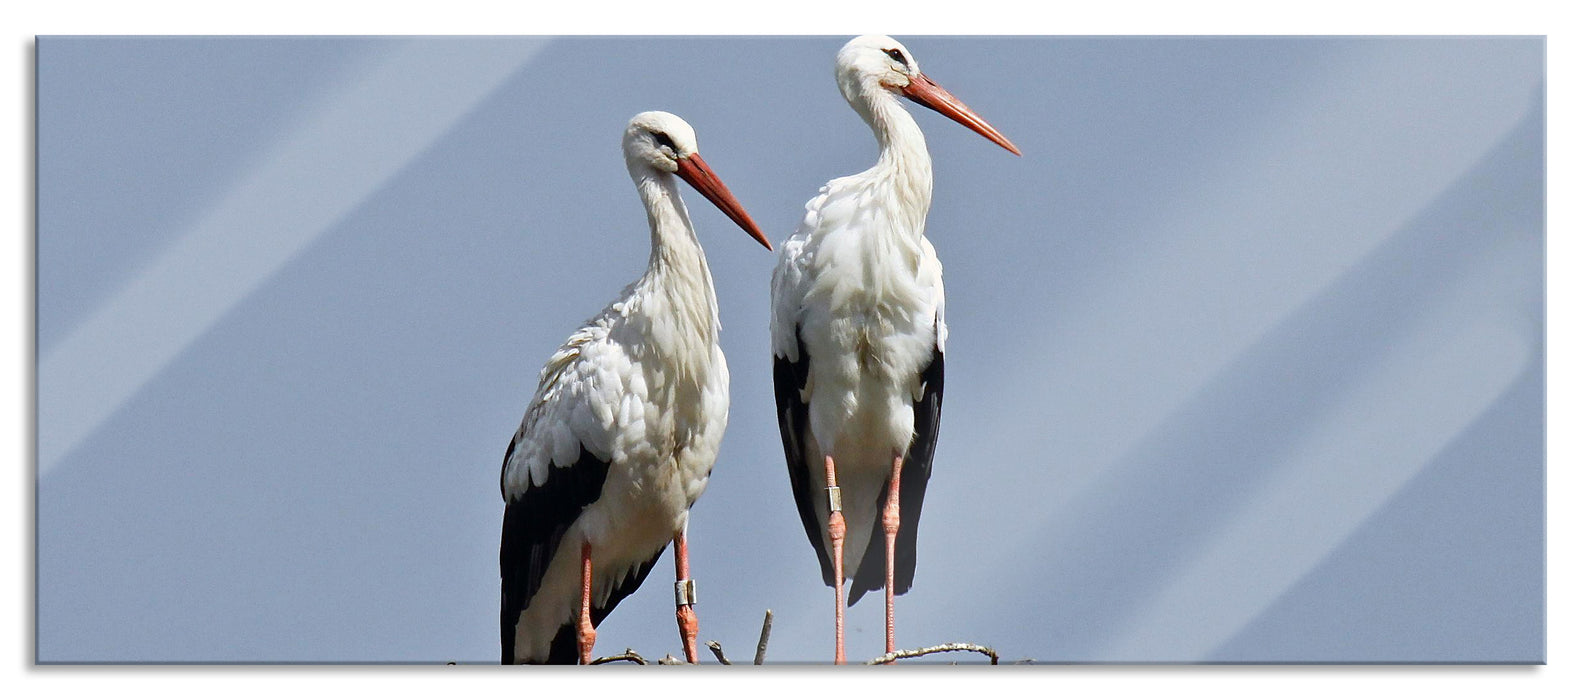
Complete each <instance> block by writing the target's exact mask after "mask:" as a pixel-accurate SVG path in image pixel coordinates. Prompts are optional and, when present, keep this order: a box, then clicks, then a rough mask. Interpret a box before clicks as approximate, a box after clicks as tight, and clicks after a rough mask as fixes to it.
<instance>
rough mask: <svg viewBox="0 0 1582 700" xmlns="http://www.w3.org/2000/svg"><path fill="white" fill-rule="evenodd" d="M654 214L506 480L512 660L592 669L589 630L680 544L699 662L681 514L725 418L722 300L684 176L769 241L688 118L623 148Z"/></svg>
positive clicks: (503, 644)
mask: <svg viewBox="0 0 1582 700" xmlns="http://www.w3.org/2000/svg"><path fill="white" fill-rule="evenodd" d="M621 147H622V149H623V150H624V151H625V155H626V169H627V171H628V172H630V173H631V176H632V181H633V182H635V183H636V184H637V192H638V195H639V196H640V197H641V198H642V200H643V208H644V209H646V210H647V212H648V225H649V229H650V233H651V244H652V252H651V254H650V255H649V258H648V269H647V270H646V271H645V272H644V273H643V276H642V277H640V278H638V280H637V281H636V282H633V283H632V284H631V285H629V286H628V287H627V288H626V289H625V290H624V291H622V292H621V296H620V298H619V299H617V300H616V301H615V302H614V303H612V304H610V305H609V306H608V307H605V309H604V311H602V312H600V313H599V315H597V316H594V317H593V318H592V319H590V320H589V321H588V322H587V323H586V324H585V325H583V327H582V328H581V329H579V330H578V331H577V332H576V333H573V334H572V335H571V338H570V339H568V340H567V341H566V343H565V344H564V345H561V346H560V349H559V350H557V351H556V352H555V354H554V355H553V356H552V357H550V359H549V363H548V364H546V365H544V369H543V371H542V372H541V373H540V374H539V379H538V390H537V391H536V392H535V393H534V396H533V401H532V403H531V404H529V405H528V407H527V413H526V415H524V416H523V417H522V426H521V427H520V428H519V429H517V431H516V436H515V437H513V438H512V439H511V444H510V446H509V447H508V448H507V449H506V453H505V463H504V465H503V466H502V467H501V471H500V493H501V495H502V496H504V498H505V518H504V523H503V526H502V528H501V534H500V656H501V662H502V663H576V662H577V661H578V660H579V659H580V661H581V662H582V663H584V664H586V663H588V662H589V660H590V659H591V657H592V653H593V642H594V637H595V633H594V627H595V626H596V625H598V624H599V622H601V621H602V620H603V619H604V617H605V616H606V615H608V614H609V612H610V610H611V609H613V608H614V607H615V605H616V604H617V603H619V602H620V601H621V600H622V599H623V598H625V597H626V596H627V595H630V594H631V593H632V592H633V591H635V590H637V587H638V586H639V585H641V584H642V582H643V579H644V578H645V577H646V576H647V575H648V572H649V570H650V569H652V568H653V566H654V562H655V561H657V560H658V559H659V555H660V553H661V552H663V551H664V549H665V545H666V544H669V543H671V542H672V541H674V543H675V560H676V621H677V624H678V626H679V628H680V631H681V636H682V646H683V648H684V650H685V653H686V657H687V660H688V661H690V662H693V663H696V662H697V650H696V638H697V617H696V616H695V615H694V613H693V611H692V603H693V602H694V600H695V593H694V588H693V585H692V581H691V580H690V578H689V575H688V572H687V539H686V530H687V511H688V509H689V508H691V507H692V504H693V502H694V501H696V500H697V498H698V496H699V495H701V494H702V493H703V488H704V486H705V485H706V483H707V482H708V477H709V471H710V470H711V469H713V467H714V458H715V455H716V454H718V452H719V446H720V438H721V437H722V436H723V434H724V432H725V420H726V413H727V411H728V409H729V402H730V397H729V383H730V375H729V372H728V371H727V370H726V368H725V355H724V354H723V353H722V352H721V351H720V347H719V332H720V321H719V305H718V303H717V301H716V300H715V297H714V282H713V279H712V278H711V277H710V276H709V266H708V262H707V261H706V260H705V259H704V257H703V249H702V248H701V247H700V246H699V244H698V239H697V235H696V234H695V233H694V232H693V230H692V222H691V220H690V219H689V218H688V216H687V208H686V206H684V205H683V204H682V202H681V193H680V192H679V191H678V190H677V187H676V178H674V177H672V175H676V176H679V177H680V178H681V179H682V180H685V181H686V182H687V184H690V185H692V186H693V187H694V188H696V189H697V190H698V191H699V192H701V193H702V194H703V196H704V197H707V198H708V199H709V201H711V202H713V203H714V205H715V206H717V207H719V208H720V209H721V210H722V211H724V212H725V215H726V216H728V217H730V218H731V220H732V221H734V222H736V224H737V225H739V226H741V227H742V228H743V229H745V230H746V231H747V233H749V234H751V235H752V237H753V238H754V239H756V240H757V241H758V242H759V243H762V244H763V246H764V247H765V248H770V249H771V250H773V248H772V247H770V245H769V241H768V240H767V239H765V238H764V235H763V233H761V232H760V231H759V230H758V226H757V225H756V224H754V223H753V221H752V219H751V218H750V217H748V215H747V212H746V211H744V210H743V209H742V206H741V204H740V203H738V202H737V201H736V198H735V197H734V196H732V195H731V193H730V190H729V189H727V188H726V187H725V185H724V184H723V183H722V182H720V180H719V178H718V177H716V176H715V175H714V172H713V171H712V170H710V169H709V166H708V165H707V164H705V163H704V161H703V159H702V158H701V157H699V156H698V154H697V149H698V147H697V137H696V136H695V135H694V134H693V131H692V127H691V126H690V125H688V124H687V123H686V122H685V121H683V120H682V119H681V118H680V117H677V116H675V115H673V114H669V113H666V112H643V113H642V114H639V115H637V116H635V117H633V118H632V121H631V123H629V124H628V125H627V127H626V134H625V137H624V138H623V139H622V143H621Z"/></svg>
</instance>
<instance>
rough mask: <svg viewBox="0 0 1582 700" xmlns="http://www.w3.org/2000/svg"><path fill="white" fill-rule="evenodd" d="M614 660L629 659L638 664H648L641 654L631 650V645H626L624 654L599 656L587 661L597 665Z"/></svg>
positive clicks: (590, 664)
mask: <svg viewBox="0 0 1582 700" xmlns="http://www.w3.org/2000/svg"><path fill="white" fill-rule="evenodd" d="M616 661H630V662H632V663H634V664H637V665H638V666H647V665H648V661H647V660H645V659H644V658H643V655H642V654H639V653H637V652H635V651H632V649H631V647H627V649H626V653H625V654H616V655H615V656H601V657H599V658H597V659H594V660H592V661H589V662H588V665H589V666H597V665H599V664H607V663H613V662H616Z"/></svg>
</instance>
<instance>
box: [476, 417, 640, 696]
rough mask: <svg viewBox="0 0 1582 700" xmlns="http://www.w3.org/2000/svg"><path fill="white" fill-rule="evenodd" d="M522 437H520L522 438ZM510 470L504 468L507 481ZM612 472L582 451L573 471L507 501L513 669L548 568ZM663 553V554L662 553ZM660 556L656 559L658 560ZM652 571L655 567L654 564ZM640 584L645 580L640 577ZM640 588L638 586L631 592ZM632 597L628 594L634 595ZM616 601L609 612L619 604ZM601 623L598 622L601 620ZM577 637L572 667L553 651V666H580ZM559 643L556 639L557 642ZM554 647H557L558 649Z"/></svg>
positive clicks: (503, 598)
mask: <svg viewBox="0 0 1582 700" xmlns="http://www.w3.org/2000/svg"><path fill="white" fill-rule="evenodd" d="M518 437H520V436H518ZM517 444H518V440H517V439H512V441H511V445H510V447H508V448H506V452H505V464H507V465H508V464H510V462H511V454H512V453H513V452H515V450H516V446H517ZM504 469H505V466H504V465H502V466H501V470H502V479H503V471H504ZM609 472H610V463H609V462H606V461H603V460H601V459H598V458H596V457H594V456H593V455H592V454H590V453H589V452H588V450H587V449H586V448H583V449H582V451H581V454H579V455H578V457H577V462H576V464H573V465H571V466H569V467H558V466H553V465H552V466H550V468H549V478H548V479H547V480H545V481H544V483H542V484H539V485H537V486H530V487H528V489H527V490H526V491H524V492H523V493H522V494H521V495H519V496H517V497H516V498H515V499H512V498H510V497H507V498H506V504H505V518H504V521H503V523H502V524H501V528H500V662H501V663H506V664H509V663H512V661H513V660H514V659H515V653H516V623H517V620H518V619H519V618H520V617H521V615H522V610H524V609H526V608H527V604H528V601H531V600H532V599H533V594H535V593H537V592H538V588H539V585H540V584H542V583H543V582H544V572H545V571H546V570H547V569H548V568H549V562H550V560H552V559H554V557H555V550H556V549H558V548H559V547H560V541H561V539H562V538H564V537H565V535H566V530H567V529H568V528H570V527H571V524H572V523H573V522H575V521H576V519H577V516H578V515H581V514H582V509H583V508H586V507H587V506H588V504H590V503H593V502H594V501H595V500H598V498H599V492H600V491H602V490H603V489H604V479H605V477H606V476H607V475H608V474H609ZM661 551H663V550H661ZM655 556H656V557H657V556H658V555H657V554H656V555H655ZM648 565H649V566H652V565H653V562H651V561H650V562H649V564H648ZM647 573H648V570H647V568H646V567H645V568H644V569H643V570H642V574H643V575H647ZM637 579H638V583H641V582H642V576H638V577H637ZM632 587H633V588H636V585H633V586H632ZM630 592H631V591H626V593H630ZM626 593H622V594H621V595H620V596H619V597H617V596H613V595H612V596H611V600H610V601H609V602H607V603H606V608H612V607H614V606H615V603H617V602H620V598H624V597H625V596H626ZM598 619H602V618H599V617H595V624H597V620H598ZM575 636H576V635H575V634H573V635H572V637H573V639H572V646H571V648H572V651H573V654H572V656H571V659H570V661H564V660H560V661H557V660H556V659H555V658H554V657H555V654H554V652H553V650H552V652H551V659H549V663H576V662H577V654H576V653H575V652H576V640H575ZM559 641H560V635H558V634H557V635H556V638H555V642H556V643H558V642H559ZM553 646H554V645H552V647H553Z"/></svg>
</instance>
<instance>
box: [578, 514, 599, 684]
mask: <svg viewBox="0 0 1582 700" xmlns="http://www.w3.org/2000/svg"><path fill="white" fill-rule="evenodd" d="M592 607H593V545H591V544H588V543H587V542H583V543H582V620H581V621H580V624H578V626H577V647H578V648H579V649H581V650H582V665H584V666H586V665H588V664H590V663H592V662H593V640H594V639H595V638H596V637H598V636H599V633H598V632H595V631H593V612H592Z"/></svg>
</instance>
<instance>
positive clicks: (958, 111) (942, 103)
mask: <svg viewBox="0 0 1582 700" xmlns="http://www.w3.org/2000/svg"><path fill="white" fill-rule="evenodd" d="M901 94H902V95H906V97H907V99H910V100H911V101H913V102H916V103H918V104H920V105H923V106H924V107H927V108H929V109H932V110H934V111H935V112H939V113H940V114H943V115H945V116H947V117H950V118H951V119H953V120H955V121H956V123H958V124H961V125H962V126H965V127H967V128H968V129H971V130H973V131H976V132H978V134H979V135H981V136H983V137H984V138H986V139H988V140H990V141H993V142H995V143H997V144H999V145H1000V147H1001V148H1004V149H1005V150H1007V151H1010V152H1012V153H1015V154H1016V155H1022V152H1021V151H1020V150H1018V149H1017V148H1016V144H1013V143H1011V140H1010V139H1008V138H1005V135H1004V134H1001V133H1000V132H999V131H998V130H996V129H995V128H994V127H992V126H989V123H988V122H986V121H983V117H980V116H978V113H977V112H974V111H972V108H970V107H968V106H967V105H964V104H962V103H961V100H958V99H956V96H955V95H952V94H950V93H949V92H946V91H945V88H942V87H940V86H939V83H936V82H934V81H933V80H932V79H930V78H929V77H928V76H926V75H923V74H922V73H918V74H917V75H916V76H914V77H913V78H912V82H911V83H910V84H908V85H907V86H906V87H904V88H901Z"/></svg>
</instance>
